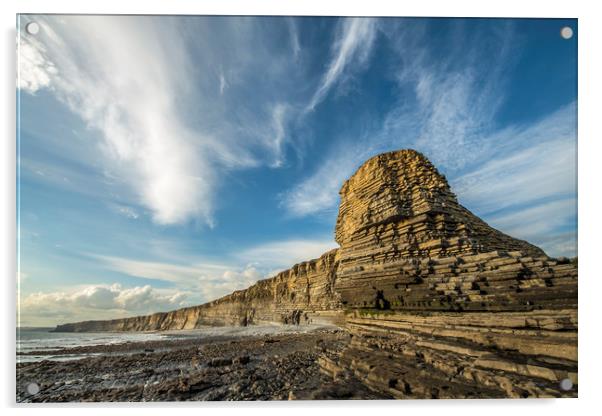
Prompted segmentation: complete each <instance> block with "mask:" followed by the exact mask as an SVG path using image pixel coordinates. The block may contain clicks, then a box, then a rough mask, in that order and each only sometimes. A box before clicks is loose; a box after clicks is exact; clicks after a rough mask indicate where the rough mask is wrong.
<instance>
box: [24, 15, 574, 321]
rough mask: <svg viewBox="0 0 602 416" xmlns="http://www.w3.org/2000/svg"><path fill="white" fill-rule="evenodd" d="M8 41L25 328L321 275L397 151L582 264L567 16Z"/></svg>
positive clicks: (168, 29) (216, 26) (263, 21)
mask: <svg viewBox="0 0 602 416" xmlns="http://www.w3.org/2000/svg"><path fill="white" fill-rule="evenodd" d="M31 20H35V21H36V22H37V23H39V24H40V26H41V30H40V32H39V33H38V34H37V35H35V36H32V35H28V34H27V33H26V32H25V31H24V29H23V28H24V25H25V24H26V23H27V22H29V21H31ZM20 26H21V29H20V37H19V43H18V51H19V54H18V67H19V68H18V69H19V71H18V72H19V74H18V80H17V85H18V89H17V94H18V100H19V101H18V102H19V117H20V120H19V124H18V133H19V138H20V142H19V150H20V158H19V164H18V166H19V193H20V199H19V201H20V209H19V221H20V229H19V232H20V262H19V269H20V279H19V282H20V284H19V291H20V302H19V309H20V323H21V324H22V325H54V324H56V323H61V322H68V321H74V320H81V319H102V318H108V317H119V316H131V315H137V314H142V313H148V312H154V311H159V310H170V309H174V308H177V307H181V306H186V305H191V304H197V303H202V302H205V301H208V300H211V299H213V298H215V297H218V296H221V295H224V294H226V293H229V292H231V291H232V290H235V289H241V288H244V287H247V286H248V285H250V284H252V283H254V282H255V281H256V280H258V279H261V278H264V277H268V276H270V275H272V274H273V273H274V272H275V271H278V270H282V269H284V268H288V267H289V266H291V265H292V264H293V263H295V262H298V261H302V260H307V259H310V258H315V257H317V256H319V255H320V254H321V253H323V252H325V251H326V250H328V249H330V248H333V247H336V244H335V243H334V239H333V229H334V223H335V219H336V214H337V206H338V190H339V188H340V186H341V184H342V183H343V181H344V180H345V179H346V178H347V177H349V176H350V175H351V174H352V173H353V172H354V170H355V169H356V168H357V167H358V166H359V165H360V164H361V163H362V162H363V161H365V160H366V159H367V158H369V157H371V156H373V155H375V154H378V153H380V152H384V151H388V150H394V149H402V148H414V149H417V150H419V151H421V152H423V153H424V154H425V155H426V156H427V157H429V158H430V159H431V160H432V161H433V162H434V163H435V164H436V166H437V167H438V168H439V170H440V171H441V172H442V173H443V174H445V175H446V177H447V178H448V180H449V181H450V183H451V185H452V187H453V189H454V191H455V192H456V193H457V195H458V198H459V200H460V202H461V203H462V204H463V205H464V206H466V207H467V208H469V209H470V210H472V211H473V212H474V213H476V214H477V215H479V216H481V217H482V218H483V219H485V220H486V221H487V222H489V223H490V224H491V225H492V226H494V227H496V228H498V229H500V230H502V231H504V232H507V233H509V234H511V235H513V236H516V237H520V238H524V239H527V240H529V241H531V242H533V243H535V244H538V245H539V246H541V247H542V248H543V249H544V250H545V251H546V252H547V253H548V254H549V255H552V256H575V255H576V250H577V248H576V231H577V213H576V204H577V190H576V163H577V161H576V157H577V153H576V146H577V138H576V135H577V128H576V111H577V101H576V100H577V92H576V91H577V89H576V88H577V61H576V59H577V54H576V48H577V43H576V42H577V39H576V38H577V22H576V20H574V19H564V20H562V19H547V20H546V19H423V18H412V19H407V18H382V19H368V18H360V19H344V18H315V17H302V18H284V17H259V18H256V17H151V16H147V17H133V16H122V17H118V16H111V17H97V16H51V17H50V16H22V17H21V18H20ZM564 26H570V27H572V28H573V30H574V33H575V36H573V37H572V38H571V39H564V38H562V37H561V36H560V30H561V28H562V27H564Z"/></svg>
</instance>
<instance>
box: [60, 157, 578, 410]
mask: <svg viewBox="0 0 602 416" xmlns="http://www.w3.org/2000/svg"><path fill="white" fill-rule="evenodd" d="M340 196H341V204H340V208H339V215H338V218H337V223H336V227H335V239H336V241H337V243H338V244H339V246H340V247H339V248H338V249H335V250H332V251H329V252H327V253H325V254H323V255H322V256H321V257H320V258H318V259H315V260H309V261H307V262H303V263H300V264H297V265H294V266H293V267H292V268H291V269H289V270H286V271H284V272H281V273H279V274H278V275H276V276H275V277H272V278H270V279H266V280H262V281H259V282H258V283H256V284H255V285H253V286H251V287H249V288H247V289H245V290H240V291H236V292H234V293H232V294H230V295H227V296H224V297H222V298H220V299H217V300H215V301H212V302H209V303H206V304H203V305H200V306H194V307H189V308H184V309H179V310H175V311H172V312H167V313H156V314H153V315H148V316H140V317H133V318H125V319H115V320H108V321H87V322H78V323H70V324H65V325H59V326H57V328H56V329H55V331H58V332H84V331H155V330H177V329H192V328H198V327H202V326H206V325H252V324H261V323H268V322H270V323H271V322H280V323H289V324H304V323H323V322H329V323H334V324H336V325H338V326H340V327H342V328H345V329H346V330H347V331H348V332H349V333H350V334H352V335H353V337H352V338H351V341H350V343H349V345H348V346H347V347H346V348H345V349H344V350H343V351H338V352H336V353H334V352H328V351H325V352H324V354H323V355H322V356H321V358H320V366H321V369H322V372H323V373H325V374H328V375H329V376H332V378H333V379H334V380H337V379H344V378H345V377H348V376H350V375H353V377H355V378H357V379H360V380H361V381H362V382H363V383H364V384H365V385H366V386H367V387H369V388H370V389H373V390H375V391H382V392H386V393H387V394H389V395H391V396H392V397H397V398H419V397H421V398H429V397H433V398H446V397H447V398H461V397H466V398H470V397H545V396H550V397H558V396H576V389H575V388H573V389H571V390H570V391H564V390H563V389H561V388H560V384H559V383H560V381H562V380H565V379H568V380H570V381H571V382H572V384H573V385H577V265H576V264H574V263H571V262H569V261H568V260H565V259H553V258H550V257H548V256H547V255H546V254H545V253H544V252H543V251H542V250H541V249H539V248H538V247H536V246H534V245H532V244H529V243H528V242H526V241H522V240H518V239H515V238H512V237H510V236H508V235H506V234H503V233H502V232H500V231H497V230H495V229H493V228H491V227H490V226H489V225H487V224H486V223H485V222H484V221H482V220H481V219H479V218H478V217H476V216H475V215H474V214H472V213H471V212H470V211H469V210H467V209H466V208H464V207H463V206H461V205H460V204H459V203H458V201H457V199H456V196H455V195H454V194H453V193H452V191H451V189H450V187H449V185H448V183H447V181H446V179H445V177H443V176H442V175H441V174H439V172H438V171H437V169H436V168H435V167H434V166H433V165H432V164H431V163H430V162H429V161H428V160H427V159H426V158H425V157H424V156H423V155H421V154H420V153H418V152H416V151H413V150H401V151H395V152H389V153H384V154H381V155H378V156H375V157H373V158H371V159H370V160H368V161H367V162H365V163H364V164H363V165H362V166H361V167H360V168H359V169H358V170H357V172H356V173H355V174H354V175H353V176H352V177H351V178H350V179H349V180H348V181H347V182H345V184H344V185H343V187H342V189H341V191H340Z"/></svg>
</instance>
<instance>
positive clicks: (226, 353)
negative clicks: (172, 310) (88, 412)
mask: <svg viewBox="0 0 602 416" xmlns="http://www.w3.org/2000/svg"><path fill="white" fill-rule="evenodd" d="M174 336H175V335H174ZM348 342H349V335H348V334H347V333H346V332H344V331H341V330H338V329H317V330H314V331H311V332H305V333H282V334H268V335H252V336H237V335H233V336H216V337H198V336H195V335H194V334H190V335H189V336H185V337H181V336H180V335H178V336H177V338H174V339H169V338H168V339H165V340H159V341H145V342H128V343H124V344H109V345H99V346H85V347H75V348H66V349H61V350H51V351H45V352H44V353H46V354H51V355H54V356H61V355H63V356H65V357H68V356H69V355H70V354H97V355H94V356H89V357H87V358H82V359H77V360H69V361H50V360H44V361H38V362H30V363H18V364H17V401H18V402H84V401H187V400H189V401H198V400H291V399H314V400H315V399H379V398H387V397H383V396H380V395H378V394H376V393H373V392H371V391H370V390H368V389H367V388H366V387H365V386H364V385H362V384H361V383H359V382H356V381H355V380H353V379H348V380H345V381H344V382H339V383H337V382H333V381H332V379H331V378H329V377H327V376H325V375H323V374H321V373H320V368H319V365H318V362H317V358H318V357H319V356H320V355H322V354H326V355H328V354H331V353H336V351H339V350H340V349H342V348H343V347H344V346H345V345H347V343H348ZM36 354H40V351H37V352H36ZM32 382H35V383H37V384H38V385H39V387H40V391H39V392H38V393H37V394H35V395H31V394H29V393H28V392H27V386H28V385H29V384H30V383H32Z"/></svg>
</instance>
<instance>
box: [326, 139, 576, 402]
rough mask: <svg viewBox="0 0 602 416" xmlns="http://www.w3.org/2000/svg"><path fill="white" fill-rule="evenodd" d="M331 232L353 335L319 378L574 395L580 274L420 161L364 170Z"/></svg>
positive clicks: (471, 391) (459, 392) (393, 389)
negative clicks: (478, 210) (493, 222)
mask: <svg viewBox="0 0 602 416" xmlns="http://www.w3.org/2000/svg"><path fill="white" fill-rule="evenodd" d="M335 234H336V240H337V242H338V243H339V244H340V246H341V247H340V249H339V266H338V269H337V276H336V282H335V291H336V293H338V294H339V295H340V297H341V302H342V304H343V307H344V308H345V310H346V321H345V327H346V328H347V329H348V331H349V332H350V333H351V334H352V335H353V338H352V341H351V343H350V345H349V347H348V348H347V349H346V350H345V351H343V352H342V353H339V354H331V355H329V354H326V355H325V356H324V357H322V359H321V365H322V368H323V371H324V372H325V373H326V374H329V375H330V376H332V377H333V378H335V379H339V380H344V379H345V378H349V377H353V378H359V379H360V380H361V381H363V382H364V383H365V384H366V385H368V386H370V387H371V388H373V389H375V390H378V391H381V392H386V393H388V394H390V395H391V396H393V397H396V398H471V397H544V396H575V395H576V388H575V387H574V388H573V389H571V390H569V391H564V390H562V389H561V388H560V384H559V383H560V381H561V380H564V379H569V380H571V382H572V383H573V384H574V385H576V384H577V267H576V266H575V265H573V264H571V263H570V262H568V261H567V260H563V261H559V260H555V259H551V258H549V257H547V256H546V255H545V253H544V252H543V251H542V250H541V249H539V248H537V247H535V246H533V245H531V244H529V243H527V242H525V241H521V240H517V239H514V238H512V237H509V236H507V235H505V234H503V233H501V232H499V231H497V230H494V229H493V228H491V227H489V226H488V225H487V224H486V223H484V222H483V221H482V220H480V219H479V218H477V217H476V216H475V215H473V214H472V213H471V212H470V211H468V210H467V209H466V208H464V207H462V206H461V205H459V204H458V201H457V199H456V197H455V196H454V195H453V193H452V192H451V190H450V187H449V185H448V183H447V181H446V180H445V178H444V177H443V176H442V175H440V174H439V173H438V172H437V170H436V169H435V168H434V167H433V165H432V164H431V163H430V162H429V161H428V160H427V159H426V158H425V157H424V156H422V155H421V154H419V153H417V152H414V151H410V150H408V151H399V152H391V153H386V154H382V155H379V156H376V157H374V158H372V159H370V160H369V161H367V162H366V163H365V164H364V165H363V166H362V167H360V168H359V170H358V171H357V172H356V173H355V174H354V175H353V176H352V177H351V178H350V179H349V180H348V181H347V182H346V183H345V185H344V186H343V188H342V189H341V206H340V211H339V217H338V220H337V226H336V231H335ZM565 383H566V382H565ZM565 385H566V384H565Z"/></svg>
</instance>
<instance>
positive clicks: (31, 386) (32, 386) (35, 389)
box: [26, 383, 40, 396]
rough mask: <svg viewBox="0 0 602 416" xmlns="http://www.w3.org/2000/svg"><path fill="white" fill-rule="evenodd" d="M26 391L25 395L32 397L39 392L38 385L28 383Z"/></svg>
mask: <svg viewBox="0 0 602 416" xmlns="http://www.w3.org/2000/svg"><path fill="white" fill-rule="evenodd" d="M26 389H27V393H29V394H31V395H32V396H34V395H36V394H38V393H39V392H40V386H38V383H29V384H28V385H27V388H26Z"/></svg>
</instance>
